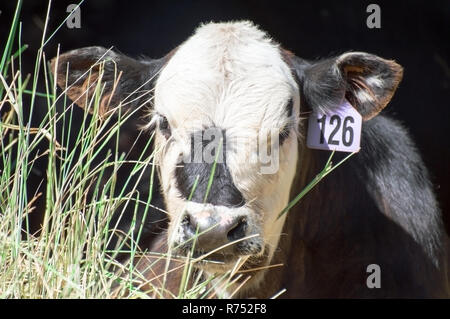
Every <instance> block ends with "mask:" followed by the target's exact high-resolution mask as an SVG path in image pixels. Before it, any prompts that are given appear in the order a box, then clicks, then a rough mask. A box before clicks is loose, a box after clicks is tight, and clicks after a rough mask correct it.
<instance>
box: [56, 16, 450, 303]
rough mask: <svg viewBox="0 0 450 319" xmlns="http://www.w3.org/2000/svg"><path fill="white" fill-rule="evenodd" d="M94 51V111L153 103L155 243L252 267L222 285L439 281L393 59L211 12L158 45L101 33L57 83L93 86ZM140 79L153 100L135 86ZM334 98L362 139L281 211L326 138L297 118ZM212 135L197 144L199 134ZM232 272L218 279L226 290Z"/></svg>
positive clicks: (322, 289) (439, 292) (442, 237)
mask: <svg viewBox="0 0 450 319" xmlns="http://www.w3.org/2000/svg"><path fill="white" fill-rule="evenodd" d="M99 61H103V67H102V71H103V74H102V79H103V83H104V96H103V98H102V99H101V101H100V110H101V112H100V113H101V114H106V115H105V116H107V115H108V114H110V115H111V116H114V113H116V112H117V108H114V106H116V105H118V104H119V102H120V101H121V100H123V99H124V98H125V97H127V99H128V101H132V102H131V103H126V104H124V105H123V106H122V107H123V108H124V109H125V110H129V109H132V108H134V107H136V105H138V104H139V103H149V104H150V108H151V110H150V112H149V119H148V125H147V126H146V128H145V129H149V130H154V132H155V135H156V139H155V146H154V147H155V150H156V158H155V160H156V163H157V171H158V176H159V179H160V182H161V188H160V190H159V191H160V192H161V194H162V196H163V197H164V204H165V208H166V209H167V214H168V219H169V224H168V228H167V232H166V233H164V234H162V235H161V237H160V239H159V242H160V243H159V244H158V245H159V246H158V245H157V246H158V247H163V246H165V247H168V248H170V249H171V250H172V252H173V253H176V254H179V255H187V254H192V256H197V257H198V256H202V255H204V254H207V255H208V256H209V257H208V260H210V261H216V262H208V260H205V261H204V262H201V263H198V264H196V267H197V268H198V269H201V270H202V271H203V273H204V274H206V276H211V277H214V278H216V277H217V276H220V275H221V274H224V273H226V272H227V271H229V270H230V269H233V267H235V265H236V263H237V262H241V267H242V268H243V269H247V270H249V271H250V272H249V273H250V274H251V277H250V279H249V280H247V281H246V282H245V284H244V285H242V287H240V289H239V291H238V293H237V294H235V295H233V296H239V297H257V298H268V297H270V296H273V295H274V294H276V293H277V292H279V291H280V290H281V289H284V288H285V289H286V292H285V293H284V294H283V296H284V297H287V298H302V297H308V298H328V297H333V298H335V297H338V298H352V297H357V298H386V297H394V298H395V297H413V298H420V297H448V296H449V288H448V278H447V271H448V269H447V257H446V234H445V231H444V229H443V224H442V220H441V219H442V218H441V213H440V210H439V207H438V203H437V201H436V199H435V195H434V194H433V188H432V184H431V182H430V178H429V174H428V171H427V169H426V167H425V165H424V163H423V161H422V159H421V157H420V154H419V153H418V150H417V147H416V146H415V144H414V142H413V141H412V139H411V137H410V135H409V134H408V131H407V130H406V128H405V127H404V126H403V125H402V124H401V123H400V122H399V121H397V120H395V119H393V118H391V117H390V116H388V115H385V114H383V112H381V111H382V110H383V109H384V108H385V107H386V105H387V104H388V103H389V102H390V100H391V99H392V97H393V94H394V92H395V91H396V89H397V87H398V85H399V83H400V81H401V79H402V76H403V68H402V67H401V66H400V65H399V64H397V63H396V62H395V61H393V60H386V59H383V58H381V57H378V56H376V55H373V54H369V53H365V52H345V53H343V54H340V55H338V56H334V57H329V58H325V59H319V60H315V61H308V60H305V59H302V58H299V57H297V56H296V55H295V54H293V53H292V52H290V51H288V50H285V49H283V48H282V47H281V46H280V45H279V44H278V43H276V42H275V40H273V39H272V38H270V36H269V35H268V34H267V33H266V32H264V31H262V30H261V29H260V28H259V27H258V26H256V25H255V24H253V23H252V22H249V21H237V22H225V23H207V24H203V25H201V26H200V27H199V28H198V29H197V30H196V31H195V33H194V34H193V35H192V36H191V37H190V38H188V39H187V40H186V41H185V42H184V43H182V44H181V45H179V46H178V47H177V48H175V49H174V50H173V51H171V52H170V53H169V54H168V55H166V56H165V57H163V58H161V59H149V58H143V59H133V58H130V57H127V56H125V55H123V54H119V53H116V52H113V51H112V50H110V49H105V48H102V47H86V48H82V49H77V50H73V51H70V52H67V53H65V54H62V55H61V56H59V57H58V58H55V59H54V60H53V61H52V68H53V69H55V70H57V72H56V76H57V82H58V84H59V86H61V87H62V88H63V89H65V90H66V92H67V94H68V96H69V97H70V98H71V99H72V100H73V101H75V102H76V103H78V104H79V105H80V106H81V107H87V104H86V103H84V102H82V101H86V100H87V99H88V98H90V97H92V95H93V94H94V88H93V87H92V86H91V87H89V83H90V82H89V78H88V76H87V74H88V73H89V74H91V77H92V76H93V77H94V78H98V76H99V73H100V69H101V68H100V67H99ZM67 63H68V64H69V67H68V69H69V74H68V75H67V79H66V74H65V73H66V69H67ZM119 73H120V77H119V78H118V80H117V74H119ZM66 81H67V82H66ZM143 91H147V92H152V93H153V99H152V100H148V99H147V100H146V101H143V100H142V98H139V97H138V94H137V92H143ZM129 95H134V96H135V98H133V97H131V98H129V97H128V96H129ZM80 101H81V102H80ZM343 103H344V104H346V105H349V106H350V109H352V110H353V111H357V113H358V114H359V115H360V116H361V119H362V122H363V123H362V128H361V137H360V150H359V152H357V153H356V154H354V155H353V156H352V157H350V158H349V159H348V160H346V161H345V162H343V164H342V165H340V167H338V168H337V169H336V170H334V171H333V172H332V173H331V174H330V175H329V176H327V177H326V178H325V179H324V180H322V181H321V182H319V183H318V184H317V185H316V186H315V187H314V188H312V189H311V190H310V191H309V193H308V194H307V195H306V196H305V197H304V198H303V199H302V200H301V201H300V203H298V204H297V205H295V206H294V207H292V208H291V209H290V210H289V212H288V213H285V214H280V213H281V212H283V211H284V210H285V208H286V207H287V205H288V204H289V202H290V200H291V199H292V198H294V197H295V196H296V195H297V194H298V193H299V192H300V191H302V189H304V188H305V187H306V185H307V184H308V183H309V182H310V181H312V180H313V179H314V178H315V176H316V174H317V173H318V172H319V171H320V170H321V169H322V168H323V167H324V166H325V165H326V164H327V162H328V161H329V156H330V154H329V152H326V151H323V150H317V149H313V148H309V147H307V145H306V138H307V134H308V126H309V124H308V120H307V119H308V117H311V116H312V115H313V114H332V113H333V112H337V110H338V108H339V107H341V106H342V105H343ZM136 130H138V128H136ZM274 132H275V133H274ZM355 134H356V132H355ZM205 136H206V138H205ZM213 136H214V137H217V136H220V138H214V139H213V138H212V137H213ZM259 137H264V138H265V144H264V145H266V146H268V149H269V151H270V153H271V154H272V153H276V154H277V161H276V165H275V168H274V169H269V170H264V168H267V166H265V164H266V163H263V162H261V161H260V160H259V157H258V160H253V159H254V155H255V154H259V152H260V151H261V149H262V148H263V147H262V146H261V143H259V139H258V138H259ZM252 141H257V142H252ZM208 147H209V149H208V152H206V153H208V154H209V155H210V156H208V158H204V157H203V155H202V154H203V153H202V152H201V151H200V152H198V149H200V150H205V149H207V148H208ZM198 154H200V156H199V157H198V156H197V155H198ZM252 156H253V157H252ZM344 156H346V154H344V153H339V152H337V153H336V154H334V158H333V162H335V161H336V160H340V159H342V158H343V157H344ZM161 243H162V244H161ZM148 247H154V243H148ZM271 265H282V266H279V267H273V268H271ZM373 267H375V268H376V269H378V270H379V273H378V276H379V278H378V281H379V282H378V284H376V285H375V286H373V285H370V283H369V281H370V280H369V277H370V275H371V269H374V268H373ZM252 269H255V270H254V271H252ZM239 284H240V282H237V283H235V285H231V286H230V287H228V288H224V289H223V290H222V291H220V293H222V296H224V297H229V296H231V292H232V291H234V290H235V288H236V285H239Z"/></svg>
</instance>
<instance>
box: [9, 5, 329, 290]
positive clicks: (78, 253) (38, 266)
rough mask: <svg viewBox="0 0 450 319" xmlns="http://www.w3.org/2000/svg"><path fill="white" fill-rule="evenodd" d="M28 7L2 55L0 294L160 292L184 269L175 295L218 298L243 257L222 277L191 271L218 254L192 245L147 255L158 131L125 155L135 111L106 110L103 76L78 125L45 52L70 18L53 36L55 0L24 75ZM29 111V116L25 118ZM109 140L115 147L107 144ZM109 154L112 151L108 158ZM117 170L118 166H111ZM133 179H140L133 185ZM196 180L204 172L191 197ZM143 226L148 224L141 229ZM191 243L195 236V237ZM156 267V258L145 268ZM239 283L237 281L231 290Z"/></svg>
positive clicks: (15, 21) (17, 15)
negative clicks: (126, 129)
mask: <svg viewBox="0 0 450 319" xmlns="http://www.w3.org/2000/svg"><path fill="white" fill-rule="evenodd" d="M21 8H22V1H21V0H19V1H17V6H16V11H15V15H14V18H13V21H12V23H11V28H10V33H9V35H8V39H7V42H6V44H5V47H4V50H3V54H2V57H1V60H0V110H1V111H2V114H3V115H2V117H1V119H0V134H1V138H0V141H1V144H0V150H1V158H0V298H2V299H3V298H147V297H149V296H150V297H161V296H167V291H166V290H165V284H164V283H165V281H166V278H167V276H168V274H169V273H170V272H173V271H182V278H181V283H180V289H179V293H178V294H173V293H172V294H171V295H170V294H169V296H170V297H172V298H209V297H221V296H220V295H217V292H215V291H217V290H216V289H215V288H217V287H227V286H231V285H233V284H234V283H236V282H237V279H240V278H241V277H242V276H245V273H240V271H239V266H240V265H241V264H242V263H243V262H244V261H245V260H239V261H238V263H237V264H236V266H235V267H234V268H233V269H232V270H230V271H229V272H227V273H226V274H224V275H222V276H221V277H218V278H207V279H204V278H203V277H202V276H201V275H202V273H201V272H200V273H197V272H195V271H194V264H195V263H197V262H199V261H201V260H203V259H204V258H206V257H207V256H208V255H210V254H212V253H214V251H213V252H210V253H208V254H207V255H204V256H201V257H199V258H194V257H193V254H192V253H193V248H194V246H195V245H192V247H193V248H192V250H191V253H190V254H188V256H187V257H179V256H175V255H173V254H172V252H171V251H169V252H168V253H167V254H165V253H162V254H161V253H149V252H147V251H145V250H143V249H142V248H141V247H139V246H138V244H137V243H138V242H139V239H140V237H141V234H142V231H143V229H142V224H141V223H139V220H137V218H138V217H137V214H136V211H137V208H138V205H139V204H145V207H146V210H145V212H144V217H143V218H145V217H146V215H147V214H148V213H149V208H150V207H151V204H150V203H151V200H152V197H151V196H149V197H148V198H145V200H141V199H140V198H141V197H140V194H139V192H138V187H137V186H138V184H139V183H140V182H141V181H142V178H143V172H144V169H146V168H148V167H149V165H151V164H152V163H153V160H154V157H155V151H153V152H151V155H150V156H144V153H145V151H146V150H147V149H148V148H149V147H150V143H151V141H152V139H153V135H152V136H151V138H150V139H149V141H148V143H147V145H146V147H145V149H144V150H143V152H142V155H141V156H140V158H139V159H138V160H136V161H130V160H127V157H126V154H120V152H119V146H118V145H119V136H120V132H121V127H122V126H123V124H124V123H125V122H126V121H127V120H129V119H130V117H132V116H133V115H135V112H137V110H134V111H133V112H130V113H126V114H122V113H121V108H120V106H121V105H119V106H117V113H118V116H117V117H114V119H113V117H107V118H102V117H101V116H99V114H98V113H99V102H100V100H101V96H102V93H103V85H102V83H101V76H100V77H99V79H100V80H99V81H97V82H95V83H93V85H95V88H96V90H95V92H96V93H95V94H94V96H93V98H92V99H91V100H89V101H88V103H89V104H90V105H91V109H93V110H94V111H93V114H92V116H90V115H89V114H88V113H87V112H86V113H85V114H84V119H83V121H82V123H81V124H80V123H74V121H75V120H74V116H73V107H74V106H73V104H71V103H70V101H69V100H68V99H67V98H66V96H65V94H64V92H62V93H61V92H58V91H57V88H56V84H55V82H56V81H55V79H54V74H53V72H54V70H51V69H50V68H49V65H48V63H47V62H48V61H47V57H46V55H45V51H44V49H45V45H46V44H47V43H49V42H50V41H51V40H52V37H53V36H54V34H55V33H56V32H57V30H58V29H59V28H60V27H61V26H62V25H63V24H64V22H65V20H64V21H62V23H61V24H60V25H59V27H58V28H57V29H56V30H54V31H53V32H52V33H51V35H50V36H49V37H46V34H47V27H48V20H49V17H50V12H51V1H50V2H49V6H48V10H47V15H46V19H45V26H44V31H43V34H42V39H41V46H40V48H39V49H38V50H37V52H36V56H35V65H34V72H33V75H29V74H28V75H26V74H23V73H22V71H23V67H22V56H23V55H24V54H33V53H31V52H28V51H27V49H28V46H27V44H22V40H21V39H22V33H21V30H22V23H21V22H20V11H21ZM39 84H41V85H39ZM42 86H43V87H45V91H44V92H40V91H38V87H42ZM37 99H41V100H39V102H40V105H42V103H43V104H45V105H46V107H47V110H46V115H45V116H44V117H43V119H42V120H41V121H40V124H39V125H38V126H36V127H31V126H30V124H29V123H30V122H31V121H30V119H31V117H32V116H33V115H34V108H35V105H36V101H37ZM61 105H62V106H61ZM25 114H30V116H29V117H26V116H25ZM57 127H62V128H63V129H62V131H61V132H58V130H57ZM71 140H75V144H74V145H72V144H70V141H71ZM43 141H46V144H45V145H48V147H46V148H45V149H42V145H43V144H42V142H43ZM111 143H112V144H113V145H115V147H114V148H113V149H107V148H108V145H111ZM102 152H103V153H106V154H107V155H106V156H104V157H103V158H101V154H102ZM219 153H220V151H218V152H217V154H219ZM43 157H45V158H46V159H47V168H46V172H45V174H46V176H45V179H43V181H42V184H41V185H40V189H41V190H44V189H45V192H43V191H39V192H37V193H35V194H31V195H30V194H29V191H30V189H29V179H30V175H31V172H32V170H33V168H34V166H35V164H36V161H37V160H38V159H40V158H43ZM330 160H331V157H330ZM216 161H217V156H216ZM216 161H215V163H214V165H213V167H212V172H211V175H210V178H209V181H208V189H207V191H206V194H205V197H204V198H205V201H206V199H207V198H208V195H209V189H210V187H211V184H212V182H213V176H214V170H215V167H216V165H215V164H216ZM124 164H133V169H132V173H131V174H130V176H129V178H128V179H127V180H126V182H125V183H124V184H123V185H118V183H117V176H116V173H117V171H118V170H119V168H120V167H121V166H122V165H124ZM335 167H337V166H335ZM111 169H112V173H107V172H108V170H111ZM333 169H334V167H333V168H332V166H331V161H329V162H328V163H327V165H326V167H325V168H324V171H322V172H321V173H320V174H319V175H318V177H317V178H316V179H315V180H314V181H312V183H311V184H310V185H308V187H307V188H306V190H305V191H303V192H302V193H301V194H299V196H297V197H296V198H294V200H293V201H292V202H291V203H289V205H288V206H287V207H286V209H285V210H283V212H281V214H284V213H286V212H287V211H288V210H289V209H290V208H291V207H292V206H293V205H295V204H297V203H298V201H299V200H300V199H301V197H302V196H304V195H305V193H306V192H307V191H309V190H310V189H311V188H312V187H314V185H315V184H317V183H318V182H319V181H320V180H321V179H322V178H324V177H325V176H326V175H327V174H329V173H330V172H331V171H332V170H333ZM154 174H155V165H151V181H150V184H149V194H152V192H153V191H154V184H153V177H154ZM133 176H137V177H138V178H137V181H136V182H134V184H132V177H133ZM102 179H103V180H106V182H105V183H103V184H102V183H100V180H102ZM197 183H198V179H197V180H196V182H195V185H194V189H193V190H192V192H191V196H192V194H193V192H194V191H195V187H196V185H197ZM130 187H131V191H130V190H129V189H130ZM44 194H45V208H44V221H43V224H42V229H41V230H40V232H38V233H36V234H31V233H30V232H29V218H30V216H32V214H33V213H36V203H37V201H38V200H44V198H42V197H43V196H44ZM124 207H129V208H132V211H134V212H135V213H134V216H133V217H134V218H133V219H132V223H131V226H130V231H129V232H128V233H126V234H122V236H121V238H122V240H121V241H119V242H118V244H117V245H116V247H115V248H114V249H112V250H111V249H109V250H108V249H107V245H108V243H109V242H110V241H111V240H112V235H113V233H115V232H117V225H116V223H114V222H113V220H112V214H111V212H118V213H120V212H122V213H123V212H124ZM281 214H280V215H281ZM138 225H141V226H140V227H139V229H137V227H138ZM136 229H137V232H135V230H136ZM198 235H201V234H198ZM247 238H248V237H247ZM244 239H245V238H244ZM244 239H241V240H244ZM192 240H194V243H195V238H193V239H192ZM123 252H126V253H128V254H129V256H130V258H129V260H128V262H124V263H119V262H117V260H116V257H117V255H118V254H119V253H123ZM142 256H152V257H153V259H152V260H154V262H153V263H157V262H161V261H162V262H164V263H165V265H166V266H165V272H164V273H163V274H162V276H163V277H164V280H163V285H162V286H161V285H156V284H155V283H156V280H155V278H152V279H149V278H148V276H146V273H145V271H146V270H147V269H144V270H143V269H140V268H139V267H137V262H136V261H138V260H140V258H142ZM171 260H181V264H180V265H178V266H177V268H173V267H172V268H170V267H171V266H170V261H171ZM151 266H152V263H150V264H149V265H148V267H151ZM148 267H147V268H148ZM248 278H249V277H246V279H245V280H244V282H245V281H246V280H248ZM241 286H242V285H234V286H233V289H234V291H233V292H232V294H231V296H233V295H234V294H235V293H237V292H238V290H239V289H240V287H241ZM143 287H147V288H145V289H144V288H143ZM281 293H283V291H281V292H280V293H279V294H281ZM279 294H277V295H276V296H275V297H277V296H278V295H279Z"/></svg>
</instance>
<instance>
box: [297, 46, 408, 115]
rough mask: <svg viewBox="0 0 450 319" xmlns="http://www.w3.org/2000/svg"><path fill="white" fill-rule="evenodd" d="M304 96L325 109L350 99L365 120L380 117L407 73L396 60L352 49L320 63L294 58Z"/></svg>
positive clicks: (311, 103)
mask: <svg viewBox="0 0 450 319" xmlns="http://www.w3.org/2000/svg"><path fill="white" fill-rule="evenodd" d="M293 66H294V68H295V71H296V72H297V75H298V76H299V78H300V83H301V89H302V94H303V99H304V101H306V103H307V104H308V105H309V106H310V107H311V108H313V109H314V108H320V109H322V110H324V111H326V110H327V109H332V108H333V107H336V106H339V105H340V104H341V103H342V102H343V99H344V98H346V99H347V100H348V101H349V102H350V103H351V104H352V105H353V106H354V107H355V108H356V109H357V110H358V111H359V113H360V114H361V115H362V117H363V120H369V119H371V118H372V117H374V116H376V115H377V114H378V113H379V112H380V111H381V110H382V109H383V108H384V107H385V106H386V105H387V104H388V103H389V101H390V100H391V98H392V96H393V95H394V92H395V90H396V89H397V86H398V84H399V83H400V81H401V79H402V76H403V68H402V67H401V66H400V65H399V64H397V63H396V62H394V61H391V60H385V59H382V58H380V57H378V56H376V55H373V54H368V53H364V52H349V53H344V54H342V55H340V56H338V57H335V58H331V59H326V60H322V61H318V62H312V63H311V62H306V61H304V60H301V59H299V58H296V57H295V59H294V62H293Z"/></svg>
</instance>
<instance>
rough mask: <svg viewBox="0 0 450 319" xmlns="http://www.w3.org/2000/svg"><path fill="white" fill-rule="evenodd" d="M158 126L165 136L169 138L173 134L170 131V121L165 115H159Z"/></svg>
mask: <svg viewBox="0 0 450 319" xmlns="http://www.w3.org/2000/svg"><path fill="white" fill-rule="evenodd" d="M158 128H159V130H160V132H161V134H162V135H164V137H165V138H169V137H170V135H171V134H172V133H171V131H170V125H169V121H168V120H167V118H166V117H165V116H163V115H160V117H159V120H158Z"/></svg>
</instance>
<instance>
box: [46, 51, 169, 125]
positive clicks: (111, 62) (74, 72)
mask: <svg viewBox="0 0 450 319" xmlns="http://www.w3.org/2000/svg"><path fill="white" fill-rule="evenodd" d="M164 62H165V58H162V59H159V60H136V59H133V58H130V57H127V56H125V55H123V54H119V53H116V52H113V51H112V50H111V49H106V48H103V47H86V48H82V49H77V50H72V51H69V52H67V53H64V54H62V55H60V56H58V57H55V58H53V59H52V61H51V68H52V72H55V70H56V74H55V76H56V82H57V84H58V85H59V87H61V88H62V89H63V90H66V89H67V91H66V92H65V93H66V94H67V95H68V97H69V98H70V99H71V100H72V101H73V102H75V103H76V104H77V105H79V106H80V107H82V108H84V109H87V110H88V111H89V112H92V111H93V105H94V103H92V102H91V101H92V99H93V97H94V94H95V92H96V89H97V84H98V83H99V81H100V89H101V93H102V95H101V98H100V103H99V111H98V112H99V114H100V116H103V115H105V114H106V113H107V112H108V111H110V110H111V109H112V108H113V107H115V106H117V105H118V104H119V102H120V101H123V100H124V99H125V98H126V101H124V103H123V104H124V105H126V106H127V107H128V108H129V107H132V106H136V105H140V104H139V103H142V102H143V101H145V100H149V99H150V95H149V94H148V93H149V91H150V90H151V89H152V87H153V85H152V82H153V79H154V78H155V76H156V75H157V73H158V72H159V70H160V69H161V67H162V66H163V65H164Z"/></svg>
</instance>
